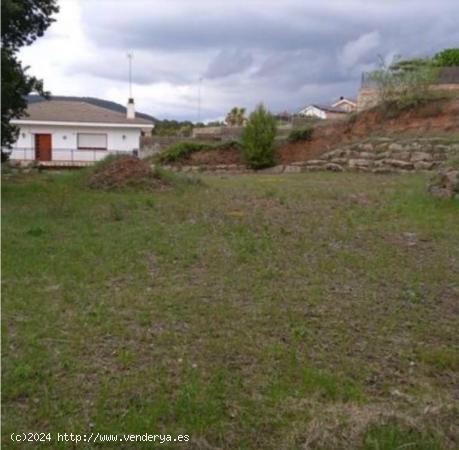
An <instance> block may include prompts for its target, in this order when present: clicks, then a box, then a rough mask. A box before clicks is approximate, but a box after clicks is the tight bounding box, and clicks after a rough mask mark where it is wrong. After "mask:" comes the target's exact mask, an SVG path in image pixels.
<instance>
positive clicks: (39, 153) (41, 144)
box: [35, 134, 51, 161]
mask: <svg viewBox="0 0 459 450" xmlns="http://www.w3.org/2000/svg"><path fill="white" fill-rule="evenodd" d="M35 159H36V160H37V161H51V135H50V134H36V135H35Z"/></svg>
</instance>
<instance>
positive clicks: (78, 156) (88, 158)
mask: <svg viewBox="0 0 459 450" xmlns="http://www.w3.org/2000/svg"><path fill="white" fill-rule="evenodd" d="M4 151H5V152H7V153H9V155H10V159H11V160H12V161H24V162H28V161H30V162H31V161H37V162H38V163H44V164H46V163H65V164H66V165H72V164H75V165H83V164H88V165H89V164H94V163H95V162H97V161H101V160H102V159H104V158H106V157H107V156H109V155H135V156H137V154H138V151H137V150H133V151H128V150H98V149H87V150H82V149H67V148H53V149H51V153H50V159H49V160H46V159H40V158H37V155H36V150H35V149H34V148H31V147H15V148H12V149H4Z"/></svg>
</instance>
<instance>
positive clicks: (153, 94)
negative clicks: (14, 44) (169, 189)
mask: <svg viewBox="0 0 459 450" xmlns="http://www.w3.org/2000/svg"><path fill="white" fill-rule="evenodd" d="M56 19H57V20H56V22H55V23H54V24H53V25H52V26H51V27H50V28H49V29H48V30H47V32H46V34H45V36H44V37H42V38H40V39H39V40H38V41H36V42H35V43H34V44H33V45H32V46H30V47H26V48H24V49H23V50H22V51H21V58H22V60H23V62H24V63H25V64H27V65H29V66H30V69H29V70H30V73H31V74H34V75H36V76H39V77H41V78H43V79H44V81H45V87H46V89H48V90H50V91H51V92H52V93H53V94H55V95H82V96H83V95H84V96H94V97H99V98H104V99H108V100H113V101H117V102H120V103H123V104H124V103H125V102H126V99H127V97H128V92H129V91H128V83H127V77H128V75H127V74H128V62H127V56H126V55H127V53H128V52H132V53H133V54H134V59H133V94H134V97H135V100H136V104H137V109H138V110H139V111H142V112H146V113H150V114H152V115H154V116H156V117H158V118H175V119H190V120H197V118H198V92H199V84H201V118H202V119H205V120H211V119H216V118H221V117H223V116H224V115H225V113H226V112H227V111H228V110H229V109H230V108H231V107H233V106H244V107H246V108H248V109H249V110H250V109H252V108H253V107H254V105H256V104H257V103H259V102H261V101H263V102H264V103H265V104H266V105H267V106H268V107H269V108H270V109H271V110H272V111H274V112H280V111H284V110H288V111H296V110H298V109H299V108H300V107H301V106H304V105H307V104H309V103H328V102H331V101H333V100H334V99H336V98H337V97H339V96H340V95H344V96H349V97H355V96H356V92H357V89H358V85H359V79H360V74H361V72H362V71H365V70H369V69H371V68H373V67H375V66H376V65H377V63H378V58H379V57H382V58H384V59H385V60H387V61H389V60H391V58H393V57H394V55H402V56H403V57H412V56H427V55H431V54H433V53H435V52H436V51H438V50H441V49H442V48H445V47H453V46H457V45H458V44H459V1H458V0H322V1H318V0H282V1H281V0H230V1H228V0H193V1H190V0H129V1H127V0H61V1H60V12H59V14H58V15H57V16H56ZM200 79H201V80H202V81H201V83H200V82H199V80H200Z"/></svg>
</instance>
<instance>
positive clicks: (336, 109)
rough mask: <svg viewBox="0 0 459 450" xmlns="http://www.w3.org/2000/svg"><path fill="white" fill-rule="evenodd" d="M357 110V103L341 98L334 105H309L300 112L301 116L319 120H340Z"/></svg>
mask: <svg viewBox="0 0 459 450" xmlns="http://www.w3.org/2000/svg"><path fill="white" fill-rule="evenodd" d="M356 110H357V103H356V102H354V101H353V100H350V99H348V98H345V97H340V98H339V100H338V101H336V102H335V103H333V104H332V105H330V106H328V105H309V106H306V107H305V108H303V109H302V110H300V111H299V112H298V114H299V115H301V116H308V117H317V118H319V119H338V118H341V117H344V115H345V114H346V113H350V112H353V111H356Z"/></svg>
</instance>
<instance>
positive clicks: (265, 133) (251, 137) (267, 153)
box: [242, 104, 276, 169]
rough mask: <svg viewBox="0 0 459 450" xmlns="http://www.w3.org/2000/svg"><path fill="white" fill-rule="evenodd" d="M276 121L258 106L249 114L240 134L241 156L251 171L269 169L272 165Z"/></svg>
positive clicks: (263, 108)
mask: <svg viewBox="0 0 459 450" xmlns="http://www.w3.org/2000/svg"><path fill="white" fill-rule="evenodd" d="M275 137H276V119H275V118H274V117H273V116H272V115H271V113H270V112H269V111H268V110H267V109H266V108H265V107H264V106H263V104H260V105H258V106H257V107H256V109H255V111H253V112H252V114H250V117H249V120H248V121H247V124H246V126H245V128H244V131H243V133H242V145H243V147H244V151H243V156H244V159H245V162H246V164H247V165H248V166H249V167H251V168H252V169H262V168H264V167H270V166H272V165H273V163H274V138H275Z"/></svg>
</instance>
